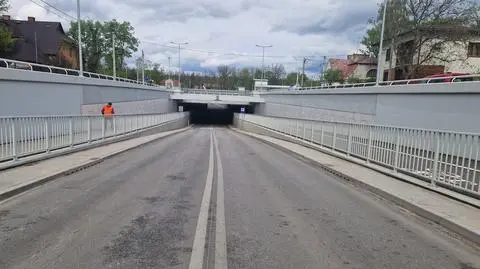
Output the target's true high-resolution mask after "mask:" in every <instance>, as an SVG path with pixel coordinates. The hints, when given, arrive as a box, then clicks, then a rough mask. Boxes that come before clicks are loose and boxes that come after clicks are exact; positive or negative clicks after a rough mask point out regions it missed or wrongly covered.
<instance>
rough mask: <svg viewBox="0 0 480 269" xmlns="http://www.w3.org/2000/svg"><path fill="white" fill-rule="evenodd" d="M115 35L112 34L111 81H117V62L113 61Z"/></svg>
mask: <svg viewBox="0 0 480 269" xmlns="http://www.w3.org/2000/svg"><path fill="white" fill-rule="evenodd" d="M115 57H116V56H115V34H114V33H113V32H112V67H113V79H114V80H116V79H117V60H116V59H115Z"/></svg>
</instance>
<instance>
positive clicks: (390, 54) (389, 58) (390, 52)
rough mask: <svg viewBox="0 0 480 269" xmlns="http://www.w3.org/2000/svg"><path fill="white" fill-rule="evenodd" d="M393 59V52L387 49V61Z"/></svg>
mask: <svg viewBox="0 0 480 269" xmlns="http://www.w3.org/2000/svg"><path fill="white" fill-rule="evenodd" d="M391 59H392V50H391V49H387V54H386V55H385V61H386V62H389V61H390V60H391Z"/></svg>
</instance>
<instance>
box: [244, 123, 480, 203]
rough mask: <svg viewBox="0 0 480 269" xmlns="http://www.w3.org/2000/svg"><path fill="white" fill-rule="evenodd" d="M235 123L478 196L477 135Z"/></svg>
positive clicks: (479, 138) (357, 126)
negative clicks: (251, 125) (254, 126)
mask: <svg viewBox="0 0 480 269" xmlns="http://www.w3.org/2000/svg"><path fill="white" fill-rule="evenodd" d="M235 120H236V121H239V120H240V121H245V122H250V123H253V124H256V125H260V126H263V127H266V128H268V129H272V130H275V131H278V132H281V133H284V134H287V135H291V136H293V137H296V138H300V139H303V140H306V141H308V142H311V143H315V144H318V145H319V146H321V147H323V148H325V149H329V150H332V151H337V152H341V153H344V154H346V155H347V156H351V157H356V158H360V159H362V160H364V161H366V162H372V163H375V164H379V165H382V166H384V167H388V168H390V169H392V170H393V171H395V172H401V173H405V174H408V175H413V176H415V177H417V178H420V179H422V180H424V181H428V182H430V183H431V184H433V185H436V184H438V185H441V186H447V187H450V188H452V189H454V190H456V191H459V192H463V193H471V194H474V195H475V196H478V195H480V189H479V183H480V165H479V151H480V135H479V134H468V133H455V132H444V131H436V130H422V129H411V128H401V127H390V126H379V125H368V124H355V123H342V122H328V121H311V120H297V119H288V118H276V117H265V116H259V115H251V114H236V115H235ZM240 127H241V125H240Z"/></svg>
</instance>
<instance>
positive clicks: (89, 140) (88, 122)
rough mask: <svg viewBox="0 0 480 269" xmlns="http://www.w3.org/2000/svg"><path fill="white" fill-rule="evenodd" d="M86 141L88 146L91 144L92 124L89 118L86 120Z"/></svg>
mask: <svg viewBox="0 0 480 269" xmlns="http://www.w3.org/2000/svg"><path fill="white" fill-rule="evenodd" d="M87 141H88V144H91V143H92V122H91V117H88V120H87Z"/></svg>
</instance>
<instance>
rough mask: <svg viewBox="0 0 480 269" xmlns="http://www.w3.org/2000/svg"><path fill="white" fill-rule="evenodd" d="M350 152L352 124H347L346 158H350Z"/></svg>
mask: <svg viewBox="0 0 480 269" xmlns="http://www.w3.org/2000/svg"><path fill="white" fill-rule="evenodd" d="M351 151H352V124H351V123H349V124H348V140H347V156H350V153H351Z"/></svg>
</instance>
